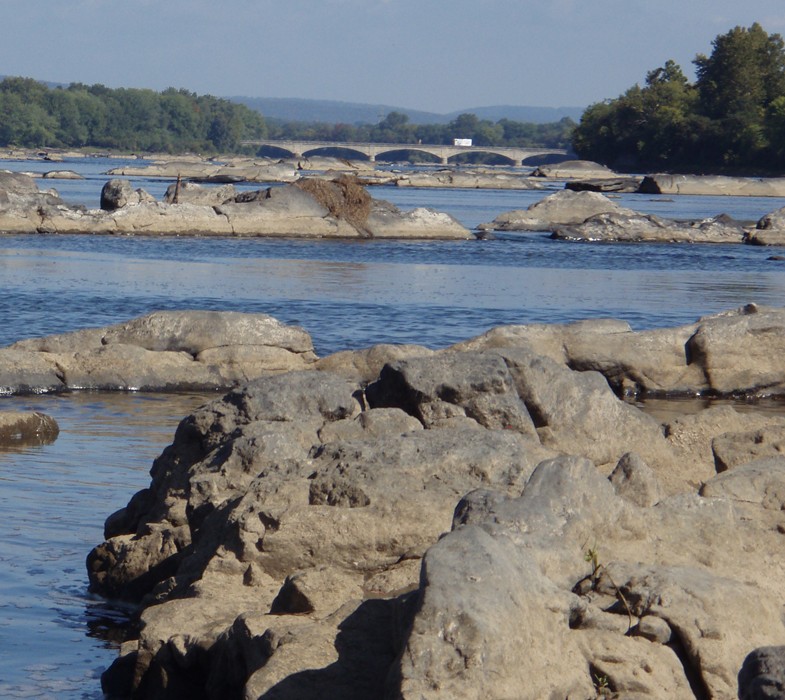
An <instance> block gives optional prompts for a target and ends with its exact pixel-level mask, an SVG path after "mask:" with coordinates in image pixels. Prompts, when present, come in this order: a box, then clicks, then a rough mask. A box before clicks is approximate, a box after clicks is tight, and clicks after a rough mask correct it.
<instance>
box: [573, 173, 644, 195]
mask: <svg viewBox="0 0 785 700" xmlns="http://www.w3.org/2000/svg"><path fill="white" fill-rule="evenodd" d="M642 179H643V178H640V177H599V178H587V179H585V180H570V181H568V182H566V183H565V184H564V187H565V188H566V189H568V190H573V191H574V192H615V193H622V192H623V193H633V192H638V188H639V187H640V184H641V181H642Z"/></svg>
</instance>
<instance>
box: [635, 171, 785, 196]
mask: <svg viewBox="0 0 785 700" xmlns="http://www.w3.org/2000/svg"><path fill="white" fill-rule="evenodd" d="M638 191H639V192H641V193H642V194H693V195H733V196H735V197H785V178H748V177H726V176H722V175H668V174H663V173H659V174H654V175H647V176H646V177H645V178H644V179H643V182H641V185H640V188H639V189H638Z"/></svg>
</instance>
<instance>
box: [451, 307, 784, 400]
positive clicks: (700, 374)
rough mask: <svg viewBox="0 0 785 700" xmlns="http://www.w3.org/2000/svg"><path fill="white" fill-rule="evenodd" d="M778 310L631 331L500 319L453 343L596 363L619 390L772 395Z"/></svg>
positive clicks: (584, 365)
mask: <svg viewBox="0 0 785 700" xmlns="http://www.w3.org/2000/svg"><path fill="white" fill-rule="evenodd" d="M784 342H785V312H783V311H782V310H780V309H774V308H768V307H761V306H757V305H755V304H748V305H747V306H744V307H741V308H739V309H736V310H733V311H728V312H722V313H718V314H714V315H711V316H705V317H703V318H701V319H699V320H698V322H697V323H695V324H691V325H688V326H681V327H678V328H666V329H657V330H653V331H639V332H632V331H631V329H630V328H629V326H627V325H626V324H624V323H621V322H618V321H613V320H597V321H588V322H580V323H574V324H563V325H560V324H554V325H552V326H547V325H540V324H531V325H526V326H504V327H500V328H496V329H492V330H490V331H488V332H487V333H484V334H483V335H481V336H478V337H476V338H473V339H470V340H468V341H464V342H462V343H458V344H456V345H455V346H453V347H454V349H461V350H470V349H471V350H474V349H482V348H500V349H501V348H522V349H528V350H531V351H533V352H534V353H535V354H539V355H544V356H547V357H550V358H551V359H553V360H554V361H556V362H560V363H563V364H566V365H568V366H569V367H572V368H574V369H577V370H596V371H598V372H601V373H602V374H603V376H605V377H606V378H607V379H608V382H609V383H610V384H611V386H612V387H613V388H614V389H615V391H616V393H618V394H620V395H628V396H635V395H643V396H648V397H657V396H696V395H700V394H707V395H713V396H736V397H739V396H747V397H756V396H757V397H760V396H780V395H782V393H783V386H782V385H781V382H782V381H783V379H784V377H785V369H783V367H782V363H781V362H780V357H781V348H780V345H781V343H784Z"/></svg>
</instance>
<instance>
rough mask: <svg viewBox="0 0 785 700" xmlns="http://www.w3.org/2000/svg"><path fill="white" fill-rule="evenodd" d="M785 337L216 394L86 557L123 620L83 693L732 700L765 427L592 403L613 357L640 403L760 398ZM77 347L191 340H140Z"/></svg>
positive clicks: (202, 348) (118, 337)
mask: <svg viewBox="0 0 785 700" xmlns="http://www.w3.org/2000/svg"><path fill="white" fill-rule="evenodd" d="M783 321H785V312H783V311H781V310H770V309H758V308H756V307H748V308H745V309H743V310H740V311H738V312H734V313H729V314H724V315H717V316H714V317H709V318H706V319H701V320H700V321H698V322H697V323H696V324H694V325H692V326H690V327H684V328H680V329H671V330H668V331H662V332H658V331H650V332H648V333H647V334H636V333H633V332H632V331H630V330H629V327H628V326H626V324H623V323H620V322H614V321H598V322H583V323H580V324H567V325H563V326H517V327H506V328H500V329H495V330H494V331H490V332H488V333H486V334H484V335H483V336H480V337H478V338H475V339H471V340H469V341H466V342H465V343H461V344H457V345H455V346H453V347H451V348H447V349H445V350H441V351H436V352H434V351H429V350H426V349H424V348H418V347H417V346H409V347H407V348H405V349H401V350H399V351H398V350H396V349H395V348H394V347H393V346H379V347H378V348H376V349H368V350H364V351H358V352H357V353H356V354H353V353H350V352H348V351H347V352H344V353H340V354H338V355H335V356H331V357H329V358H324V359H323V360H320V361H319V363H318V365H316V367H318V369H310V370H308V371H296V372H290V373H285V374H278V375H275V376H263V377H260V378H258V379H256V380H254V381H252V382H250V383H248V384H246V385H244V386H241V387H237V388H235V389H233V390H232V391H231V392H229V393H228V394H227V395H226V396H224V397H222V398H220V399H216V400H215V401H213V402H211V403H209V404H207V405H206V406H204V407H202V408H200V409H199V410H197V411H196V412H195V413H194V414H192V415H191V416H188V417H187V418H185V419H184V420H183V421H182V422H181V424H180V425H179V427H178V428H177V431H176V433H175V436H174V440H173V442H172V444H171V445H170V446H169V447H168V448H166V450H164V452H163V453H162V454H161V456H160V457H159V458H158V459H157V460H156V461H155V463H154V465H153V468H152V470H151V481H150V484H149V486H148V487H147V488H145V489H143V490H141V491H140V492H139V493H137V494H136V495H135V496H134V497H133V498H132V499H131V501H130V502H129V503H128V505H127V506H126V507H125V508H123V509H121V510H120V511H118V512H116V513H114V514H113V515H111V516H110V517H109V518H108V520H107V521H106V525H105V542H103V543H102V544H100V545H98V546H97V547H96V548H95V549H94V550H93V551H92V552H91V553H90V555H89V557H88V562H87V565H88V573H89V576H90V585H91V588H92V590H93V591H94V592H95V593H98V594H103V595H110V596H114V597H121V598H125V599H128V600H131V601H136V602H137V603H138V604H139V605H140V617H139V620H140V624H139V629H138V634H137V636H136V638H134V639H131V640H129V641H127V642H125V643H124V644H123V646H122V648H121V652H120V656H119V658H118V660H117V661H116V663H115V664H114V665H113V666H112V668H111V669H110V670H109V671H107V673H106V674H105V675H104V679H103V683H104V690H105V691H106V692H107V693H109V694H110V696H127V695H131V696H132V697H135V698H185V697H188V698H221V697H247V698H261V697H268V698H273V697H275V698H298V699H299V698H316V697H335V698H337V697H341V698H358V699H359V698H368V697H380V698H381V697H388V698H418V699H419V698H431V697H434V698H435V697H445V696H449V697H451V698H456V699H457V700H461V699H462V698H477V697H497V698H503V697H510V698H512V697H514V698H523V699H526V698H532V699H538V698H542V697H574V698H590V697H596V696H601V695H607V694H610V693H616V694H618V696H619V697H640V698H646V697H651V698H660V697H686V698H689V697H699V698H703V697H717V698H732V697H736V694H737V692H738V691H739V690H740V688H741V678H742V677H744V678H748V677H750V678H753V679H754V678H758V677H760V676H761V675H765V674H761V672H760V671H759V669H760V668H761V664H762V662H760V663H758V662H756V663H757V665H756V666H755V669H758V670H755V669H753V671H752V672H750V673H747V675H744V674H742V676H739V680H738V681H737V674H739V670H740V669H741V668H742V665H743V663H744V660H745V658H746V657H747V656H748V655H749V654H750V652H752V651H753V650H754V649H757V648H764V647H768V646H771V645H775V644H777V643H779V641H780V640H781V639H782V638H783V635H785V623H783V616H782V600H781V585H782V584H781V581H782V571H781V564H780V561H779V559H778V558H777V557H776V556H772V552H776V551H779V549H780V548H781V545H782V542H781V540H782V537H783V535H782V532H783V530H784V529H785V523H784V522H783V520H782V512H783V510H785V501H783V494H785V459H783V458H782V457H781V456H778V454H777V445H778V444H779V442H778V440H779V438H777V436H778V435H780V434H781V431H782V430H784V429H785V420H783V419H782V418H781V417H776V416H767V415H750V414H744V415H742V414H740V413H737V412H736V411H734V410H733V409H732V408H730V407H724V408H718V409H711V410H709V411H704V412H702V413H699V414H696V415H691V416H690V415H688V416H683V417H681V418H679V419H669V420H668V421H667V422H666V423H664V424H661V423H659V422H658V421H657V420H656V419H654V418H652V417H651V416H650V415H647V414H645V413H643V412H642V411H641V410H640V409H639V408H637V407H636V406H634V405H632V404H628V403H625V402H623V401H622V400H621V399H619V398H618V397H617V395H616V394H615V393H614V391H613V390H612V388H611V384H615V385H616V387H617V389H618V388H620V387H621V388H624V387H626V388H630V386H632V385H631V383H630V382H632V381H633V380H632V378H631V376H629V375H630V373H631V372H632V370H631V367H630V365H631V364H632V363H633V361H637V362H638V363H639V364H638V366H637V369H636V370H635V371H636V372H638V373H639V374H638V375H636V376H637V379H635V381H636V382H639V383H640V384H644V383H646V382H650V383H652V384H656V385H657V386H660V387H663V386H666V385H673V386H678V387H680V388H685V387H693V386H694V385H696V384H697V383H698V382H708V383H710V384H712V386H714V385H716V386H718V387H724V388H725V389H726V390H728V391H729V393H743V392H745V391H749V390H750V389H751V388H752V387H757V388H755V389H754V391H758V390H760V388H761V387H765V388H766V389H767V390H768V389H771V388H775V387H778V388H782V387H784V386H785V366H783V365H782V363H781V362H780V359H779V358H780V357H781V356H782V355H783V354H782V353H781V352H780V351H779V346H778V343H779V342H781V339H782V338H785V333H783V330H782V329H783ZM658 333H660V335H658ZM221 335H224V333H223V332H222V333H221ZM229 335H231V333H229ZM101 337H103V338H105V339H106V341H107V343H119V344H123V343H127V342H128V341H129V340H130V339H134V340H135V342H139V343H141V344H143V345H144V346H145V347H149V348H150V350H151V351H154V352H158V351H163V352H169V351H172V350H174V349H176V348H179V347H181V346H187V348H188V350H189V352H192V353H196V354H198V353H200V352H206V351H207V349H208V348H209V346H211V345H212V343H213V342H214V341H213V340H212V336H211V335H210V332H207V331H202V330H194V331H193V332H190V331H188V330H187V329H184V328H183V329H175V330H171V326H170V325H169V324H164V325H163V326H160V327H159V326H158V325H156V323H153V322H151V321H147V322H145V323H144V324H142V325H141V327H137V326H134V327H129V328H125V327H116V328H115V329H113V330H112V332H111V333H107V332H105V333H103V334H102V335H101ZM71 341H72V339H69V338H65V339H59V340H50V341H48V342H49V343H51V349H52V350H53V351H55V350H56V351H63V350H65V349H66V348H68V347H71V346H70V343H71ZM688 352H689V353H690V355H689V357H687V353H688ZM614 356H615V357H616V359H613V357H614ZM766 356H768V357H769V361H768V363H766V362H765V361H764V357H766ZM745 358H747V359H745ZM701 363H703V364H702V365H701ZM380 364H381V367H379V365H380ZM693 365H695V366H693ZM597 370H601V371H602V374H601V373H600V371H597ZM603 375H605V376H607V377H608V378H609V380H610V382H611V384H609V382H608V380H606V379H605V376H603ZM732 385H735V388H734V389H733V390H730V389H729V387H731V386H732ZM757 432H761V434H766V435H770V436H771V438H770V439H768V441H763V442H765V445H764V444H763V442H762V441H758V440H756V439H755V438H754V437H753V438H749V439H748V437H747V436H748V435H750V434H752V433H757ZM730 441H732V443H730ZM729 444H732V449H731V448H730V447H729V446H728V445H729ZM745 445H746V447H745ZM766 446H768V447H766ZM765 447H766V449H764V448H765ZM745 450H746V455H745ZM720 454H721V455H723V460H722V465H720V461H718V460H715V456H716V455H720ZM747 666H749V662H748V664H747ZM745 673H746V672H745ZM766 682H768V681H766ZM750 683H753V684H754V683H758V681H755V680H749V681H748V680H745V681H744V687H747V686H748V685H749V684H750ZM750 697H755V696H750Z"/></svg>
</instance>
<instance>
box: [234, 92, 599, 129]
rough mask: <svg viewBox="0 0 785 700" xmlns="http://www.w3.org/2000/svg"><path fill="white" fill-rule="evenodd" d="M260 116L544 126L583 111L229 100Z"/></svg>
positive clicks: (352, 121)
mask: <svg viewBox="0 0 785 700" xmlns="http://www.w3.org/2000/svg"><path fill="white" fill-rule="evenodd" d="M226 99H229V100H231V101H232V102H239V103H240V104H244V105H246V106H247V107H250V108H251V109H255V110H257V111H258V112H261V113H262V114H263V115H264V117H265V118H266V119H274V120H280V121H297V122H325V123H328V124H376V123H378V122H379V121H381V120H382V119H383V118H384V117H385V116H386V115H387V114H389V113H390V112H400V113H401V114H405V115H407V116H408V117H409V121H410V122H411V123H412V124H447V123H448V122H450V121H452V120H453V119H455V118H456V117H457V116H458V115H460V114H467V113H469V114H476V115H477V116H478V117H479V118H480V119H489V120H490V121H493V122H496V121H499V120H500V119H510V120H512V121H516V122H529V123H535V124H545V123H548V122H557V121H559V120H560V119H563V118H564V117H570V118H571V119H574V120H575V121H578V120H579V119H580V117H581V114H583V110H584V108H583V107H517V106H511V105H499V106H494V107H470V108H467V109H461V110H458V111H457V112H450V113H449V114H437V113H436V112H423V111H419V110H416V109H406V108H405V107H394V106H392V105H379V104H363V103H359V102H339V101H337V100H308V99H302V98H291V97H228V98H226Z"/></svg>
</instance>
